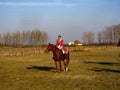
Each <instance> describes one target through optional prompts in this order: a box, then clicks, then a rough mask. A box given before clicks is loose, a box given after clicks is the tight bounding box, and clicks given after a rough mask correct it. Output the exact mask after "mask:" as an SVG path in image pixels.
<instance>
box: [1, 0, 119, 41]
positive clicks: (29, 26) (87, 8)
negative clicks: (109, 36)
mask: <svg viewBox="0 0 120 90" xmlns="http://www.w3.org/2000/svg"><path fill="white" fill-rule="evenodd" d="M117 24H120V0H0V33H5V32H16V31H28V30H33V29H39V30H41V31H45V32H47V33H48V42H50V43H55V42H56V39H57V36H58V35H62V37H63V39H64V41H65V43H68V42H69V41H73V40H82V34H83V32H94V33H97V32H99V31H102V30H104V28H105V26H111V25H117Z"/></svg>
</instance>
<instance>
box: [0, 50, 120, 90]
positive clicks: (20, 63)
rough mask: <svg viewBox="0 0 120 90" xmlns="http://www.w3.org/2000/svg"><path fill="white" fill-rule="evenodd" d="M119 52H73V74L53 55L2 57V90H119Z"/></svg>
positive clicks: (71, 67)
mask: <svg viewBox="0 0 120 90" xmlns="http://www.w3.org/2000/svg"><path fill="white" fill-rule="evenodd" d="M119 53H120V49H119V48H115V49H112V50H93V51H91V50H90V51H81V52H70V64H69V69H70V71H68V72H64V71H63V72H61V73H56V72H55V65H54V61H53V60H52V54H51V53H49V54H40V55H31V56H12V57H8V56H7V57H5V56H4V57H0V90H48V89H50V90H120V87H119V86H120V57H119ZM62 66H63V64H62Z"/></svg>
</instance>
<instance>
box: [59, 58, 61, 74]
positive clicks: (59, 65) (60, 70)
mask: <svg viewBox="0 0 120 90" xmlns="http://www.w3.org/2000/svg"><path fill="white" fill-rule="evenodd" d="M59 69H60V72H61V71H62V66H61V61H60V60H59Z"/></svg>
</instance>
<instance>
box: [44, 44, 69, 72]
mask: <svg viewBox="0 0 120 90" xmlns="http://www.w3.org/2000/svg"><path fill="white" fill-rule="evenodd" d="M49 51H52V53H53V59H54V61H55V65H56V71H58V70H60V71H62V67H61V61H63V62H64V69H65V71H68V64H69V52H68V53H67V54H65V57H64V58H63V55H62V54H61V51H60V50H59V49H58V48H57V47H56V46H55V45H53V44H50V43H49V44H48V46H47V48H46V50H45V52H49ZM58 65H59V68H58Z"/></svg>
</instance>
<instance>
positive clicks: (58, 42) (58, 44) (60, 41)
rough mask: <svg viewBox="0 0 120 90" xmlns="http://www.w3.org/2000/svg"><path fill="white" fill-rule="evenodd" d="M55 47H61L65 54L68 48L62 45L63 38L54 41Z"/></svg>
mask: <svg viewBox="0 0 120 90" xmlns="http://www.w3.org/2000/svg"><path fill="white" fill-rule="evenodd" d="M56 47H57V48H59V49H62V51H63V53H65V54H66V53H68V49H67V48H65V47H64V40H63V39H61V40H57V41H56Z"/></svg>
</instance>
